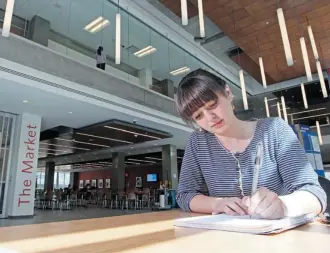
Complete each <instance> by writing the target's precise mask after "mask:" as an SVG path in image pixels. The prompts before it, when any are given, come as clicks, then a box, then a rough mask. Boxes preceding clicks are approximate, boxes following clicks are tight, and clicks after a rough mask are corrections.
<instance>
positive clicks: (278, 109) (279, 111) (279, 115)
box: [276, 102, 282, 118]
mask: <svg viewBox="0 0 330 253" xmlns="http://www.w3.org/2000/svg"><path fill="white" fill-rule="evenodd" d="M276 106H277V113H278V117H280V118H282V113H281V106H280V103H279V102H277V103H276Z"/></svg>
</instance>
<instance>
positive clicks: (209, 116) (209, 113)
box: [204, 111, 215, 121]
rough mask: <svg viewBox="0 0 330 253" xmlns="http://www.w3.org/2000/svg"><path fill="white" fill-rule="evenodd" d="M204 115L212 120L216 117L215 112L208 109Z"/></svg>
mask: <svg viewBox="0 0 330 253" xmlns="http://www.w3.org/2000/svg"><path fill="white" fill-rule="evenodd" d="M204 115H205V117H206V119H207V120H209V121H211V120H213V119H214V118H215V114H214V113H213V112H209V111H207V112H205V113H204Z"/></svg>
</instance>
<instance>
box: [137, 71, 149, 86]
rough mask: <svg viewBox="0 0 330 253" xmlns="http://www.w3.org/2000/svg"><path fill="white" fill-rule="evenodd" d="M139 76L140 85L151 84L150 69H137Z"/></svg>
mask: <svg viewBox="0 0 330 253" xmlns="http://www.w3.org/2000/svg"><path fill="white" fill-rule="evenodd" d="M139 78H140V84H141V86H144V87H146V88H150V87H151V86H152V71H151V69H149V68H145V69H141V70H140V71H139Z"/></svg>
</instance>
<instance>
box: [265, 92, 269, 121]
mask: <svg viewBox="0 0 330 253" xmlns="http://www.w3.org/2000/svg"><path fill="white" fill-rule="evenodd" d="M264 100H265V108H266V116H267V118H269V108H268V101H267V97H265V98H264Z"/></svg>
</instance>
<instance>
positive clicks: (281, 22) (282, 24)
mask: <svg viewBox="0 0 330 253" xmlns="http://www.w3.org/2000/svg"><path fill="white" fill-rule="evenodd" d="M277 18H278V23H279V25H280V30H281V36H282V42H283V46H284V53H285V57H286V61H287V64H288V66H292V65H293V57H292V52H291V46H290V41H289V36H288V31H287V28H286V24H285V18H284V13H283V9H282V8H278V9H277Z"/></svg>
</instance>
